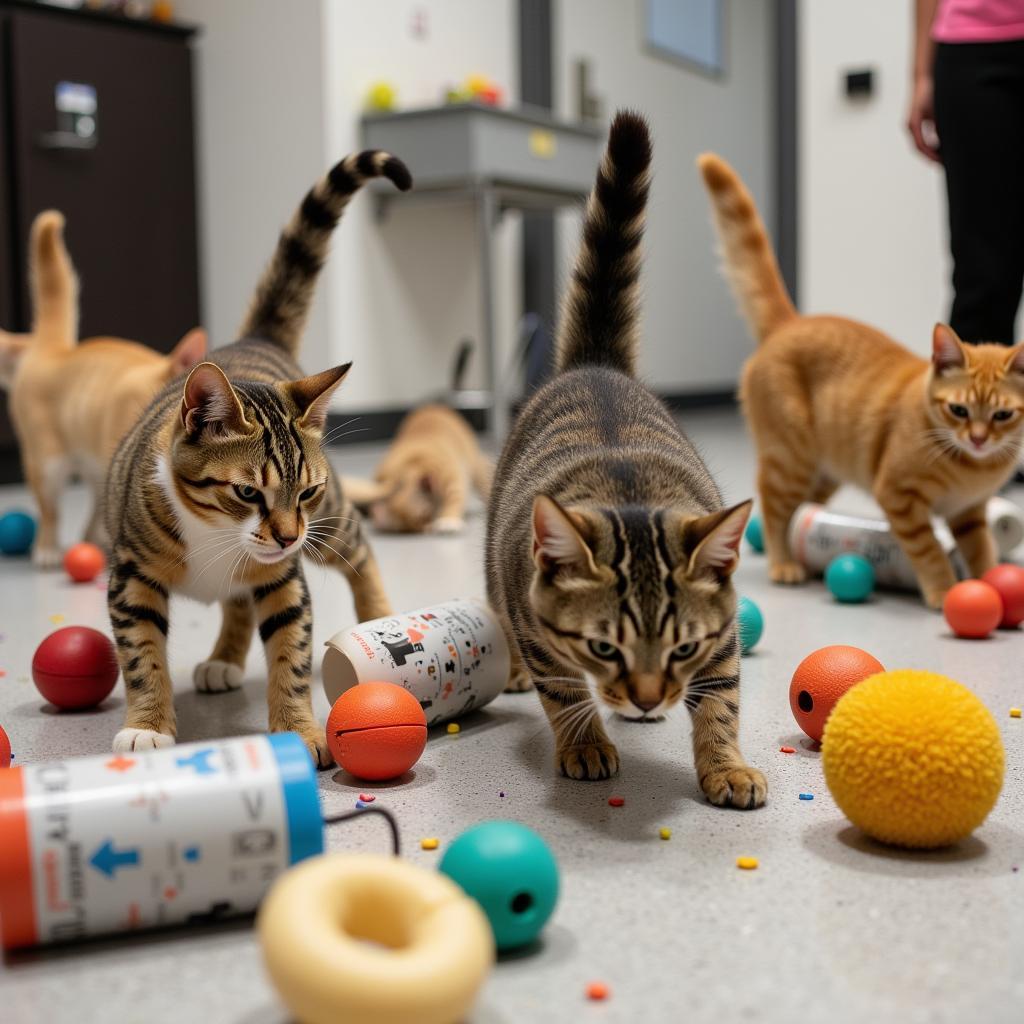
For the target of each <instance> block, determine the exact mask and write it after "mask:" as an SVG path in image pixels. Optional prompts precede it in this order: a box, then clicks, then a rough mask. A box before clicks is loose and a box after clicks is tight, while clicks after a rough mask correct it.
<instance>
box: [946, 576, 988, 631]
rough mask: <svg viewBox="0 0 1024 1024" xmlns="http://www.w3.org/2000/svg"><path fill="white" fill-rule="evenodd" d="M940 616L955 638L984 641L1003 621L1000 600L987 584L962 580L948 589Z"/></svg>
mask: <svg viewBox="0 0 1024 1024" xmlns="http://www.w3.org/2000/svg"><path fill="white" fill-rule="evenodd" d="M942 614H943V615H945V616H946V621H947V622H948V623H949V625H950V628H951V629H952V630H953V632H954V633H956V635H957V636H962V637H965V638H966V639H968V640H984V639H985V637H987V636H988V635H989V633H991V632H992V630H993V629H995V628H996V626H998V625H999V623H1000V622H1002V619H1003V599H1002V598H1001V597H1000V596H999V591H998V590H996V588H995V587H993V586H992V585H991V584H990V583H984V582H982V581H981V580H962V581H961V582H960V583H957V584H955V585H954V586H952V587H950V589H949V592H948V593H947V594H946V600H945V601H943V603H942Z"/></svg>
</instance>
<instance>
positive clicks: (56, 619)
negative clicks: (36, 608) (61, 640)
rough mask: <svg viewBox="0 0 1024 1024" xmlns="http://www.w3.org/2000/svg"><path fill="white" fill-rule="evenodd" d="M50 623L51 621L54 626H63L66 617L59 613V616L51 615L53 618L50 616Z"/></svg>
mask: <svg viewBox="0 0 1024 1024" xmlns="http://www.w3.org/2000/svg"><path fill="white" fill-rule="evenodd" d="M50 621H51V622H52V623H53V624H54V625H55V626H59V625H60V624H61V623H62V622H63V621H64V616H63V615H61V614H59V613H58V614H57V615H51V616H50Z"/></svg>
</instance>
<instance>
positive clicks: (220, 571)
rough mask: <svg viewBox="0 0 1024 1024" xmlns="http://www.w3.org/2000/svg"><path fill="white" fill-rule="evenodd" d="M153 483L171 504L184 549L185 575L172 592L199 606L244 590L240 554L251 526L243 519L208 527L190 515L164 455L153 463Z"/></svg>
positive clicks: (241, 555)
mask: <svg viewBox="0 0 1024 1024" xmlns="http://www.w3.org/2000/svg"><path fill="white" fill-rule="evenodd" d="M155 480H156V482H157V484H158V485H159V487H160V489H161V490H162V491H163V492H164V494H165V495H166V497H167V500H168V501H169V502H170V503H171V508H172V509H173V510H174V515H175V518H176V519H177V521H178V527H179V529H180V531H181V534H182V538H183V540H184V541H185V544H186V546H187V549H188V551H187V554H186V555H185V564H186V566H187V567H188V572H187V574H186V575H185V578H184V579H183V580H181V582H179V583H177V584H176V585H175V586H174V587H173V590H174V591H175V593H179V594H184V595H185V596H186V597H191V598H193V599H194V600H196V601H202V602H203V604H213V603H214V602H215V601H225V600H227V599H228V598H229V597H232V596H234V595H235V594H238V593H240V592H242V591H243V590H245V589H247V588H246V587H245V586H244V585H243V584H242V583H241V581H240V580H239V577H240V576H241V573H242V568H243V565H244V563H245V562H246V561H247V559H246V557H245V555H244V554H243V553H242V538H243V537H245V535H246V534H247V533H248V531H249V529H250V527H251V526H252V525H253V524H252V523H250V522H249V521H248V520H247V521H246V522H244V523H240V524H233V525H232V526H231V527H228V528H224V527H220V528H216V527H215V528H211V527H210V526H208V525H207V524H206V523H204V522H203V521H202V520H201V519H199V518H198V517H197V516H194V515H193V514H192V513H191V512H190V511H189V510H188V508H186V507H185V506H184V505H183V504H182V502H181V499H180V498H179V497H178V493H177V491H176V490H175V488H174V484H173V483H172V480H171V470H170V466H169V465H168V463H167V458H166V456H161V457H160V458H159V459H158V460H157V466H156V473H155ZM253 515H254V516H255V513H253ZM228 531H230V532H228Z"/></svg>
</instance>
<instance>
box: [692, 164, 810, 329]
mask: <svg viewBox="0 0 1024 1024" xmlns="http://www.w3.org/2000/svg"><path fill="white" fill-rule="evenodd" d="M697 166H698V167H699V168H700V172H701V174H702V175H703V176H704V184H705V185H706V186H707V190H708V195H709V196H710V197H711V208H712V211H713V212H714V220H715V227H716V229H717V231H718V237H719V240H720V241H721V245H722V254H723V259H724V264H723V268H724V270H725V275H726V277H727V278H728V280H729V284H730V285H731V286H732V290H733V294H734V295H735V296H736V301H737V302H738V303H739V307H740V312H741V313H742V314H743V316H744V318H745V319H746V321H747V323H748V324H749V325H750V330H751V331H752V332H753V334H754V337H755V338H757V340H758V341H763V340H764V339H765V338H766V337H768V335H769V334H771V333H772V331H774V330H775V328H776V327H778V326H779V325H780V324H782V323H785V321H787V320H789V319H791V318H792V317H794V316H796V315H797V311H796V309H795V307H794V306H793V302H792V300H791V299H790V297H789V293H788V292H787V291H786V286H785V284H784V283H783V281H782V274H781V273H779V265H778V263H777V262H776V260H775V252H774V250H773V249H772V243H771V241H770V239H769V238H768V232H767V231H766V230H765V226H764V223H763V221H762V220H761V215H760V214H759V213H758V212H757V205H756V204H755V203H754V199H753V197H752V196H751V195H750V193H749V192H748V191H747V187H746V185H744V184H743V181H742V180H741V178H740V176H739V175H738V174H737V173H736V172H735V171H734V170H733V169H732V168H731V167H730V166H729V165H728V164H727V163H726V162H725V161H724V160H723V159H722V158H721V157H720V156H716V155H715V154H714V153H703V154H701V156H699V157H698V158H697Z"/></svg>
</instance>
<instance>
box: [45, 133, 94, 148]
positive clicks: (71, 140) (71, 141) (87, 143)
mask: <svg viewBox="0 0 1024 1024" xmlns="http://www.w3.org/2000/svg"><path fill="white" fill-rule="evenodd" d="M36 145H37V146H38V147H39V148H40V149H49V150H69V149H72V150H86V149H95V148H96V136H95V135H89V136H86V137H85V138H82V136H80V135H76V134H75V133H74V132H40V133H39V134H38V135H37V136H36Z"/></svg>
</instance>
